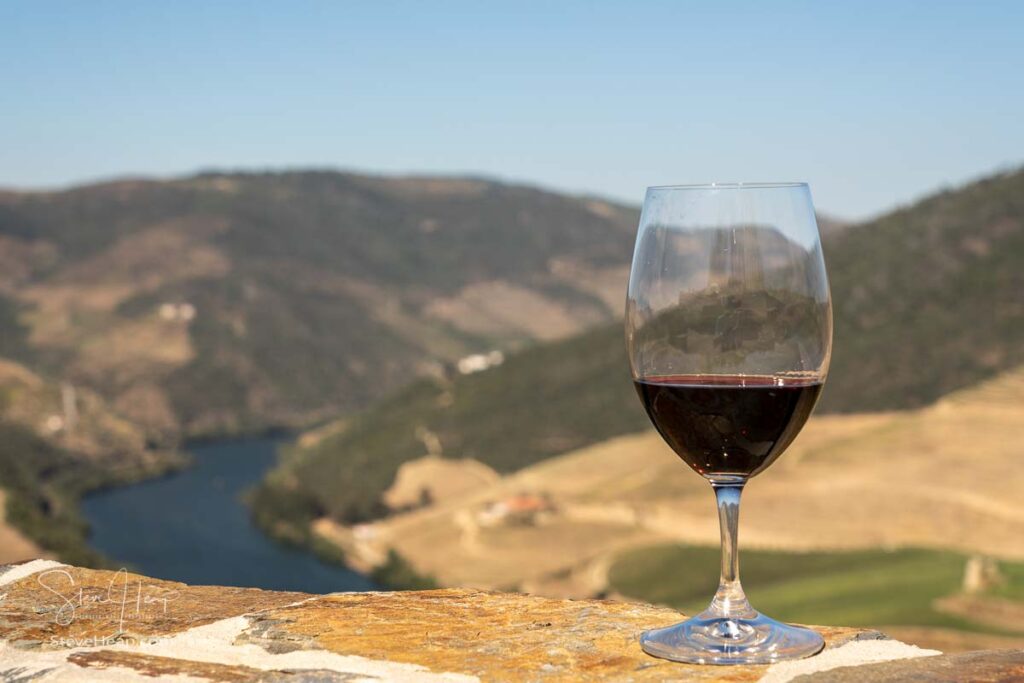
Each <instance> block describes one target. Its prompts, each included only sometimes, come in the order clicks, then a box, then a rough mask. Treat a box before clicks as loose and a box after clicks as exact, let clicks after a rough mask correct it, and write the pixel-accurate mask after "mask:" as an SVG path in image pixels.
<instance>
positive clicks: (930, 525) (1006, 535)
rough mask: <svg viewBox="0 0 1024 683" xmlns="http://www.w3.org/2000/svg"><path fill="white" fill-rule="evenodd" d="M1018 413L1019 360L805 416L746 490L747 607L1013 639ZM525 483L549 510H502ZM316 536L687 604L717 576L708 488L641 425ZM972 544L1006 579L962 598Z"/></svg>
mask: <svg viewBox="0 0 1024 683" xmlns="http://www.w3.org/2000/svg"><path fill="white" fill-rule="evenodd" d="M1022 419H1024V368H1020V369H1018V370H1015V371H1010V372H1007V373H1003V374H1001V375H1000V376H998V377H997V378H995V379H993V380H989V381H987V382H984V383H982V384H980V385H978V386H975V387H972V388H970V389H965V390H961V391H958V392H954V393H952V394H950V395H948V396H946V397H945V398H943V399H942V400H941V401H939V402H938V403H936V404H933V405H931V406H928V407H925V408H921V409H917V410H912V411H900V412H890V413H874V414H860V415H845V414H836V415H823V416H815V417H813V418H812V419H811V421H810V422H809V423H808V425H807V427H806V429H805V430H804V432H803V433H802V434H801V435H800V436H799V437H798V438H797V440H796V441H795V442H794V444H793V446H792V447H791V449H790V451H789V452H788V453H787V454H786V455H785V456H783V457H782V459H781V460H779V462H778V463H776V464H775V465H774V466H773V467H772V468H770V469H769V470H768V471H767V472H765V473H764V474H762V475H760V476H758V477H757V478H756V479H755V480H754V481H752V482H751V484H750V486H749V487H747V490H746V492H745V493H744V502H743V511H742V523H741V529H742V531H741V538H742V545H743V549H744V552H743V560H742V566H743V573H744V575H745V581H744V583H745V585H746V586H747V590H748V593H749V594H750V595H751V597H752V599H754V600H755V604H756V605H757V606H759V607H761V608H762V609H765V610H768V611H769V612H770V613H777V614H779V616H780V617H781V618H789V619H796V620H799V619H804V620H807V619H809V618H810V617H809V616H808V615H810V614H814V615H815V616H814V619H815V620H817V621H819V622H821V623H833V622H839V621H847V622H850V623H858V624H863V625H871V626H875V627H882V626H885V627H887V628H888V627H891V626H893V625H903V626H915V627H928V628H929V629H935V628H942V629H955V631H952V632H945V631H943V632H938V631H934V630H928V631H927V632H923V631H922V632H919V633H916V634H915V635H914V636H913V638H914V640H915V642H917V640H920V641H921V642H935V639H937V638H939V637H940V636H942V637H945V638H946V639H947V640H950V642H953V643H961V642H963V638H964V636H963V635H962V633H961V629H968V630H972V631H981V632H984V631H986V630H988V631H989V632H1005V631H1006V630H1007V629H1012V630H1015V631H1017V632H1018V636H1017V639H1016V640H1015V641H1014V643H1013V646H1019V644H1020V642H1021V640H1020V636H1021V634H1024V622H1015V625H1012V626H1011V625H1010V624H1005V625H1004V628H1003V629H1002V631H1000V630H999V629H998V628H992V626H993V625H995V626H996V627H998V618H997V617H996V616H995V615H997V614H999V612H998V609H999V607H1000V605H1001V604H1003V603H1001V602H1000V600H1001V599H1004V598H1005V599H1010V600H1013V601H1019V600H1021V598H1022V596H1024V592H1022V591H1024V573H1022V572H1024V564H1022V561H1024V512H1022V510H1021V508H1020V505H1019V494H1020V491H1021V490H1022V487H1024V460H1022V459H1021V458H1020V454H1019V450H1020V449H1019V447H1018V446H1017V443H1018V439H1017V438H1016V434H1017V432H1018V431H1019V426H1018V425H1019V424H1020V422H1021V420H1022ZM897 454H898V457H897ZM965 454H969V455H967V456H966V457H965ZM908 482H909V484H908ZM524 497H533V498H535V499H541V500H544V501H547V505H546V509H545V510H543V511H541V512H536V513H532V514H529V515H516V514H513V513H506V514H505V515H504V516H502V515H501V514H500V506H502V505H505V506H508V505H510V504H511V503H512V502H513V501H515V500H517V499H522V498H524ZM314 532H315V537H316V538H317V539H318V540H319V539H323V540H326V541H328V542H331V543H333V544H335V545H337V546H339V547H341V548H343V549H344V550H345V553H346V557H348V558H349V561H350V562H353V563H354V564H355V565H356V566H359V567H361V568H368V567H369V566H372V565H374V564H375V563H379V562H381V561H384V560H385V559H386V558H387V557H388V554H389V553H390V552H394V551H397V553H398V554H399V555H400V556H401V557H403V558H405V560H406V562H407V563H408V565H407V566H411V567H412V569H413V570H414V571H415V572H418V573H420V574H422V575H428V576H431V577H433V579H434V580H435V581H437V582H438V583H439V584H441V585H444V586H456V585H457V586H473V587H479V588H491V589H495V588H497V589H509V588H517V589H521V590H525V591H527V592H531V593H538V594H547V595H560V596H576V597H580V596H590V595H599V594H603V593H605V592H607V591H609V590H618V591H622V592H624V593H626V594H627V595H630V596H633V597H639V598H643V599H647V600H653V601H657V602H666V603H668V604H672V605H674V606H678V607H685V608H686V609H691V610H692V609H693V608H694V607H695V606H700V607H703V606H705V605H706V603H707V600H708V598H709V597H710V595H711V593H712V592H713V591H714V585H715V580H716V578H717V556H718V550H717V547H716V546H717V543H718V539H719V532H718V520H717V511H716V509H715V506H714V499H713V497H712V494H711V491H710V489H709V486H708V484H707V482H706V481H704V480H703V479H701V478H700V477H699V476H697V475H696V474H694V473H693V472H692V471H691V470H690V469H689V468H688V467H686V466H685V465H684V464H683V463H681V462H680V461H679V459H678V458H676V457H675V456H674V455H673V454H672V452H671V451H670V450H669V449H668V448H667V447H666V445H665V444H664V442H663V441H662V440H661V439H660V437H658V436H657V434H655V433H654V432H653V430H650V429H647V430H645V431H643V432H640V433H636V434H630V435H626V436H621V437H618V438H614V439H609V440H606V441H603V442H601V443H599V444H595V445H593V446H589V447H587V448H583V449H580V450H577V451H573V452H570V453H567V454H565V455H560V456H557V457H554V458H550V459H548V460H545V461H543V462H540V463H537V464H534V465H531V466H529V467H526V468H524V469H522V470H520V471H518V472H515V473H513V474H510V475H507V476H505V477H504V478H502V479H501V480H500V481H497V482H495V483H493V484H490V485H486V486H477V487H475V488H474V489H472V490H467V491H465V492H464V493H463V494H462V495H458V496H453V497H450V498H447V499H442V500H437V501H435V502H433V503H432V504H430V505H428V506H426V507H423V508H420V509H415V510H410V511H406V512H402V513H399V514H396V515H392V516H391V517H389V518H387V519H383V520H379V521H376V522H373V523H372V524H369V525H364V526H361V527H358V528H356V529H353V528H351V527H345V526H342V525H339V524H337V523H336V522H334V521H333V520H330V519H327V518H324V519H320V520H318V521H317V522H316V523H315V524H314ZM922 548H923V549H927V550H919V549H922ZM894 549H895V550H894ZM915 549H918V550H915ZM976 554H980V555H983V556H986V557H990V558H998V560H999V561H998V566H999V570H1000V572H1002V574H1003V575H1004V576H1005V577H1006V581H1005V582H1004V583H998V582H997V583H996V584H995V586H994V587H993V593H992V595H989V596H981V595H977V596H974V597H972V598H971V600H973V602H971V603H967V602H965V601H966V600H967V598H956V597H955V594H956V593H957V592H958V591H959V590H960V586H961V582H962V579H963V575H964V567H965V564H966V561H967V558H968V557H971V556H973V555H976ZM666 557H671V558H672V559H671V560H667V559H664V558H666ZM659 558H660V559H659ZM922 570H924V571H922ZM681 572H682V574H681ZM682 575H685V577H686V578H685V580H681V578H680V577H681V576H682ZM868 577H870V580H869V578H868ZM808 595H812V596H813V599H811V600H809V599H808V598H807V596H808ZM894 596H896V597H894ZM946 598H948V599H946ZM939 599H945V600H944V601H943V602H942V603H938V602H935V601H937V600H939ZM966 604H971V605H974V607H973V610H972V611H970V614H964V613H963V612H964V610H963V606H964V605H966ZM1016 604H1017V605H1019V604H1020V603H1019V602H1017V603H1016ZM1011 611H1012V612H1013V613H1016V614H1020V608H1019V606H1018V607H1015V608H1012V609H1011ZM964 616H966V617H968V618H966V619H965V618H962V617H964ZM986 624H989V627H986V626H985V625H986ZM1004 645H1005V646H1010V643H1004Z"/></svg>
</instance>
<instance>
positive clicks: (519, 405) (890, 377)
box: [255, 171, 1024, 537]
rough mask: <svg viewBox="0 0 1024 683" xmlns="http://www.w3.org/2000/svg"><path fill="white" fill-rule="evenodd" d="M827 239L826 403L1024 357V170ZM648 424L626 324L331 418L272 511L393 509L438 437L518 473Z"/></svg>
mask: <svg viewBox="0 0 1024 683" xmlns="http://www.w3.org/2000/svg"><path fill="white" fill-rule="evenodd" d="M825 248H826V256H827V262H828V266H829V271H830V277H831V284H832V292H833V299H834V309H835V349H834V355H833V363H832V371H831V374H830V379H829V384H828V387H827V389H826V391H825V394H824V397H823V400H822V402H821V404H820V406H819V413H828V412H851V411H878V410H889V409H898V408H899V409H907V408H913V407H916V406H922V405H926V404H928V403H930V402H932V401H934V400H936V399H937V398H939V397H941V396H942V395H944V394H946V393H948V392H950V391H953V390H955V389H958V388H961V387H965V386H969V385H971V384H973V383H975V382H978V381H980V380H983V379H985V378H987V377H990V376H993V375H994V374H996V373H998V372H999V371H1001V370H1005V369H1008V368H1012V367H1014V366H1015V365H1017V364H1019V363H1022V362H1024V297H1022V296H1021V294H1020V293H1021V292H1022V291H1024V269H1022V268H1021V267H1020V266H1021V264H1022V263H1024V171H1017V172H1015V173H1008V174H1004V175H999V176H994V177H992V178H988V179H986V180H983V181H980V182H977V183H974V184H972V185H969V186H967V187H965V188H962V189H960V190H957V191H950V192H945V193H942V194H940V195H937V196H935V197H931V198H929V199H926V200H924V201H922V202H920V203H919V204H917V205H915V206H913V207H908V208H906V209H901V210H899V211H896V212H894V213H893V214H890V215H888V216H884V217H882V218H880V219H878V220H876V221H872V222H870V223H866V224H862V225H859V226H854V227H849V228H846V229H843V230H833V231H830V232H829V234H828V237H827V239H826V244H825ZM646 425H647V421H646V417H645V416H644V415H643V412H642V409H641V408H640V405H639V403H638V401H637V400H636V397H635V395H634V394H633V390H632V388H631V387H630V383H629V377H628V375H627V369H626V362H625V355H624V350H623V333H622V330H621V327H620V325H618V324H611V325H609V326H607V327H603V328H600V329H597V330H594V331H590V332H587V333H584V334H582V335H580V336H577V337H574V338H571V339H568V340H565V341H562V342H558V343H554V344H548V345H542V346H539V347H536V348H533V349H530V350H528V351H525V352H523V353H521V354H517V355H515V356H513V357H511V358H510V359H509V360H508V361H507V362H506V363H505V364H504V365H502V366H500V367H497V368H492V369H490V370H486V371H484V372H480V373H478V374H473V375H468V376H455V377H453V378H449V379H445V380H424V381H421V382H419V383H417V384H415V385H413V386H411V387H408V388H406V389H404V390H401V391H400V392H398V393H397V394H394V395H392V396H391V397H390V398H388V399H387V400H385V401H383V402H381V403H379V404H377V405H376V406H375V407H374V408H373V409H371V410H369V411H366V412H364V413H362V414H361V415H359V416H356V417H354V418H352V419H350V420H347V421H346V422H345V423H344V425H339V426H338V427H337V428H335V429H327V430H324V431H323V432H322V434H325V436H322V438H319V439H316V440H307V441H306V443H305V445H303V446H301V447H299V448H297V449H295V450H293V451H292V452H291V453H290V454H289V455H288V457H287V458H286V460H285V462H284V464H283V465H282V466H281V468H279V470H278V471H276V472H275V473H273V474H272V475H271V477H270V478H269V479H268V481H267V484H266V485H265V486H264V487H263V489H262V490H261V492H260V494H259V496H258V497H257V499H256V501H255V502H256V509H257V513H258V519H260V520H261V523H262V524H263V525H264V526H266V527H267V528H271V529H274V530H276V531H277V532H278V533H280V534H285V535H291V536H295V537H301V536H302V535H303V533H304V532H303V531H302V529H303V528H305V525H306V524H307V523H308V520H309V519H311V518H313V517H317V516H320V515H328V516H331V517H333V518H335V519H337V520H342V521H354V520H360V519H367V518H370V517H373V516H375V515H379V514H382V513H384V512H385V511H386V509H385V507H384V506H383V505H382V503H381V502H380V499H381V495H382V493H383V491H384V490H385V489H386V488H387V487H388V486H389V485H390V483H391V482H392V480H393V478H394V476H395V473H396V472H397V469H398V467H399V465H401V464H402V463H403V462H407V461H409V460H412V459H415V458H418V457H420V456H423V455H426V454H428V453H433V452H434V451H439V452H440V453H441V454H442V455H444V456H446V457H451V458H474V459H477V460H479V461H480V462H482V463H484V464H486V465H488V466H490V467H492V468H494V469H496V470H497V471H499V472H511V471H515V470H517V469H520V468H522V467H525V466H528V465H530V464H532V463H536V462H538V461H541V460H543V459H545V458H549V457H551V456H553V455H556V454H558V453H562V452H566V451H569V450H571V449H574V448H579V447H582V446H585V445H587V444H592V443H597V442H600V441H603V440H605V439H608V438H610V437H613V436H616V435H619V434H625V433H628V432H631V431H636V430H639V429H642V428H644V427H645V426H646ZM425 434H429V435H432V438H431V439H430V441H431V444H433V446H432V447H428V444H425V442H424V440H423V438H424V435H425Z"/></svg>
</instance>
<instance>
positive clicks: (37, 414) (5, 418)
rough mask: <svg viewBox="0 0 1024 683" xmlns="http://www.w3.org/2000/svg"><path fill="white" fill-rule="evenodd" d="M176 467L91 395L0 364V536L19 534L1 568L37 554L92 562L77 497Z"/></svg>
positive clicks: (169, 455) (177, 461)
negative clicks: (98, 487)
mask: <svg viewBox="0 0 1024 683" xmlns="http://www.w3.org/2000/svg"><path fill="white" fill-rule="evenodd" d="M183 464H184V458H183V457H182V456H181V455H180V454H178V453H175V452H173V451H166V450H157V449H154V448H152V447H151V445H150V444H149V443H147V439H146V435H145V432H144V431H143V430H142V429H140V428H139V427H137V426H136V425H133V424H131V423H130V422H128V421H126V420H125V419H124V418H122V417H120V416H118V415H117V414H116V413H115V412H114V411H112V410H111V409H110V407H109V405H107V404H106V402H105V401H103V399H102V398H101V397H99V396H98V395H96V394H95V393H94V392H91V391H89V390H86V389H78V388H75V387H74V386H73V385H69V384H64V385H57V384H55V383H53V382H50V381H47V380H45V379H43V378H41V377H40V376H39V375H37V374H35V373H33V372H32V371H30V370H29V369H27V368H25V367H24V366H21V365H19V364H17V363H13V362H10V361H2V360H0V503H2V504H3V507H4V509H3V511H0V520H2V522H3V523H2V524H0V535H11V534H12V533H13V532H12V530H10V529H8V528H7V526H6V525H11V526H13V527H16V528H17V530H18V531H19V532H20V533H17V534H13V539H14V540H15V541H16V542H17V541H19V540H20V543H18V545H16V546H14V547H4V548H3V549H0V554H3V555H4V558H5V560H6V561H11V560H15V559H18V560H21V559H26V556H27V557H34V556H38V554H39V550H38V548H40V547H41V548H43V549H45V550H47V551H50V552H51V553H53V554H56V555H58V556H59V557H61V558H62V559H64V560H66V561H74V562H82V563H88V564H97V563H100V562H101V561H102V560H101V558H100V557H98V556H97V555H96V554H95V553H94V552H92V551H91V550H89V549H88V547H87V546H86V543H85V537H86V532H87V529H86V525H85V523H84V521H83V520H82V519H81V518H80V517H79V515H78V512H77V505H76V501H77V498H78V497H79V496H80V495H81V494H82V493H84V492H85V491H88V490H89V489H92V488H95V487H97V486H104V485H110V484H116V483H124V482H128V481H133V480H135V479H139V478H142V477H146V476H153V475H156V474H160V473H161V472H165V471H167V470H168V469H169V468H173V467H179V466H181V465H183ZM24 536H27V537H28V538H27V539H25V538H23V537H24ZM19 547H20V548H21V549H20V550H19ZM19 553H20V554H21V556H19Z"/></svg>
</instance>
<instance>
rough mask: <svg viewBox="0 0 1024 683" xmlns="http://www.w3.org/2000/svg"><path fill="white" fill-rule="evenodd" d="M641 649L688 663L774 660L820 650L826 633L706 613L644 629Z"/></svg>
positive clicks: (759, 617)
mask: <svg viewBox="0 0 1024 683" xmlns="http://www.w3.org/2000/svg"><path fill="white" fill-rule="evenodd" d="M640 647H641V648H643V651H644V652H646V653H647V654H649V655H653V656H655V657H660V658H662V659H670V660H672V661H674V662H686V663H688V664H773V663H775V662H781V661H785V660H789V659H802V658H804V657H810V656H811V655H815V654H818V653H819V652H821V650H822V648H823V647H825V641H824V640H823V639H822V637H821V635H819V634H818V633H817V632H815V631H812V630H811V629H809V628H801V627H799V626H790V625H789V624H783V623H782V622H779V621H775V620H774V619H770V618H768V617H766V616H764V615H763V614H759V613H755V616H753V617H750V618H731V619H730V618H726V617H721V616H711V615H708V614H707V613H706V612H705V613H702V614H698V615H697V616H695V617H693V618H691V619H687V620H686V621H684V622H682V623H679V624H676V625H674V626H669V627H667V628H659V629H653V630H651V631H644V633H643V634H641V636H640Z"/></svg>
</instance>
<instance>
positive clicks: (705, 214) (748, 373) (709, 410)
mask: <svg viewBox="0 0 1024 683" xmlns="http://www.w3.org/2000/svg"><path fill="white" fill-rule="evenodd" d="M626 342H627V347H628V352H629V364H630V369H631V370H632V374H633V380H634V383H635V386H636V390H637V394H638V395H639V396H640V400H641V401H642V402H643V405H644V408H645V409H646V410H647V414H648V416H650V418H651V422H653V423H654V426H655V428H656V429H657V430H658V433H659V434H661V436H662V438H664V439H665V441H666V443H668V445H669V446H670V447H671V448H672V450H673V451H675V452H676V454H677V455H678V456H679V457H680V458H681V459H682V460H683V462H685V463H686V464H687V465H689V466H690V467H691V468H693V470H694V471H696V472H697V473H698V474H700V475H701V476H703V477H704V478H705V479H707V480H708V481H709V482H710V483H711V487H712V489H714V493H715V498H716V499H717V503H718V519H719V523H720V525H721V533H722V572H721V579H720V582H719V585H718V591H717V593H715V597H714V599H713V600H712V601H711V605H710V606H709V607H708V608H707V609H706V610H704V611H703V612H701V613H700V614H698V615H697V616H695V617H692V618H691V619H688V620H686V621H684V622H682V623H679V624H676V625H674V626H669V627H667V628H660V629H655V630H651V631H646V632H645V633H643V635H642V636H641V638H640V644H641V646H642V647H643V649H644V651H645V652H647V653H648V654H651V655H654V656H655V657H662V658H664V659H671V660H674V661H679V662H690V663H697V664H764V663H770V662H777V661H781V660H786V659H797V658H800V657H807V656H810V655H813V654H815V653H817V652H819V651H820V650H821V649H822V647H823V646H824V641H823V640H822V638H821V636H820V635H819V634H818V633H816V632H815V631H812V630H810V629H807V628H800V627H797V626H791V625H788V624H783V623H781V622H778V621H775V620H774V619H770V618H768V617H766V616H764V615H763V614H760V613H759V612H757V611H756V610H755V609H754V608H753V607H751V606H750V603H749V602H748V601H747V598H746V596H745V595H744V593H743V588H742V586H740V579H739V556H738V553H737V545H736V543H737V530H738V524H739V507H740V493H741V492H742V491H743V487H744V486H745V485H746V483H747V480H749V479H750V478H751V477H753V476H754V475H757V474H760V473H761V472H763V471H764V470H765V469H767V468H768V466H769V465H771V464H772V463H773V462H774V461H775V459H776V458H778V457H779V456H780V455H781V454H782V452H783V451H785V450H786V447H787V446H789V444H790V443H791V442H792V441H793V439H794V438H795V437H796V435H797V434H798V433H799V432H800V429H801V428H802V427H803V425H804V423H805V422H806V421H807V418H808V417H809V416H810V414H811V411H812V410H813V409H814V404H815V402H816V401H817V399H818V394H819V393H820V392H821V387H822V384H823V383H824V381H825V375H826V373H827V371H828V363H829V355H830V352H831V346H832V307H831V301H830V298H829V288H828V279H827V276H826V274H825V261H824V259H823V257H822V253H821V241H820V238H819V235H818V226H817V222H816V220H815V217H814V206H813V204H812V202H811V193H810V189H809V188H808V186H807V185H806V184H805V183H735V184H717V183H716V184H712V185H680V186H669V187H652V188H649V189H648V190H647V196H646V198H645V200H644V207H643V213H642V214H641V217H640V228H639V231H638V234H637V240H636V250H635V252H634V254H633V267H632V271H631V273H630V277H629V293H628V295H627V301H626Z"/></svg>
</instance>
